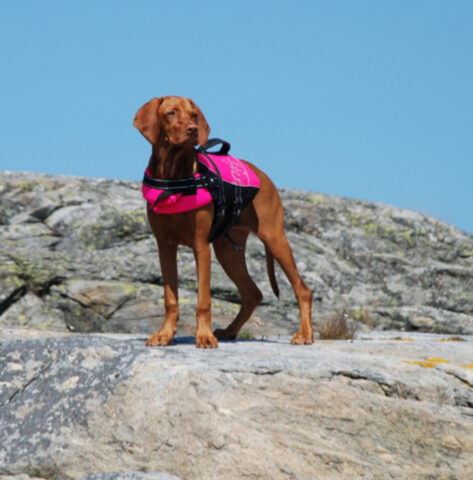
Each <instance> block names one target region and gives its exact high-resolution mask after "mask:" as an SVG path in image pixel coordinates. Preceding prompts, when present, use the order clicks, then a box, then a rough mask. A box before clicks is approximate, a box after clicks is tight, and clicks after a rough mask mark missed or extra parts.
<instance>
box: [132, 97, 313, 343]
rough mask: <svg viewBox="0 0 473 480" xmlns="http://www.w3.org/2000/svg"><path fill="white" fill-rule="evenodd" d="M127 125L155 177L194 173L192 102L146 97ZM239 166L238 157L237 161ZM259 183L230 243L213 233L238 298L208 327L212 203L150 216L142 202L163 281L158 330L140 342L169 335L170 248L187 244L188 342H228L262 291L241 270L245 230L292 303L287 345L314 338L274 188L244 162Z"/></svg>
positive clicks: (173, 322) (166, 339)
mask: <svg viewBox="0 0 473 480" xmlns="http://www.w3.org/2000/svg"><path fill="white" fill-rule="evenodd" d="M133 124H134V126H135V127H136V128H137V129H138V130H139V131H140V132H141V133H142V134H143V136H144V137H145V138H146V139H147V140H148V141H149V142H150V143H151V145H152V154H151V158H150V161H149V166H148V168H149V171H150V172H151V174H152V175H153V176H154V177H156V178H162V179H179V178H186V177H190V176H192V175H194V174H195V172H196V171H197V170H196V169H197V154H196V151H195V149H194V146H195V145H197V144H200V145H204V144H206V143H207V139H208V135H209V132H210V128H209V126H208V124H207V121H206V120H205V117H204V116H203V114H202V112H201V111H200V109H199V108H198V107H197V106H196V105H195V104H194V102H193V101H192V100H190V99H187V98H182V97H162V98H153V99H152V100H150V101H149V102H148V103H146V104H145V105H143V106H142V107H141V108H140V109H139V110H138V112H137V113H136V116H135V120H134V123H133ZM245 163H246V162H245ZM248 165H249V166H250V168H251V169H252V170H253V171H254V172H255V173H256V175H257V176H258V178H259V180H260V190H259V192H258V193H257V194H256V196H255V197H254V199H253V201H252V202H251V203H250V204H249V205H248V206H247V207H246V208H245V209H244V210H243V212H242V215H241V221H240V223H239V224H238V225H235V226H233V227H232V228H231V230H230V231H229V236H230V237H231V240H233V242H234V243H236V244H238V245H240V246H241V247H243V248H242V249H241V250H238V249H236V248H235V245H234V243H232V241H231V240H230V239H229V238H228V237H225V236H222V237H219V238H217V239H216V240H215V241H214V242H213V243H214V250H215V254H216V256H217V259H218V260H219V261H220V263H221V264H222V267H223V268H224V270H225V272H226V273H227V275H228V276H229V277H230V278H231V279H232V280H233V282H234V283H235V285H236V286H237V288H238V290H239V292H240V295H241V309H240V311H239V313H238V315H237V316H236V318H235V319H234V320H233V322H232V323H230V325H229V326H228V327H227V328H225V329H218V330H216V331H215V332H212V329H211V319H210V304H211V298H210V256H211V253H210V245H209V241H208V238H209V232H210V228H211V225H212V220H213V215H214V206H213V204H212V203H210V204H208V205H206V206H204V207H201V208H199V209H197V210H192V211H190V212H185V213H179V214H171V215H163V214H156V213H155V212H153V210H152V209H151V207H150V205H149V204H148V219H149V223H150V225H151V228H152V230H153V233H154V235H155V237H156V240H157V243H158V249H159V259H160V263H161V269H162V276H163V282H164V304H165V308H166V318H165V320H164V323H163V325H162V327H161V329H160V330H159V331H158V332H157V333H155V334H154V335H152V336H151V337H150V338H149V340H148V342H147V345H169V344H170V343H171V342H172V340H173V337H174V334H175V333H176V329H177V321H178V318H179V311H178V291H177V262H176V254H177V246H178V245H186V246H188V247H190V248H192V249H193V251H194V255H195V259H196V267H197V278H198V300H197V312H196V321H197V331H196V346H197V347H202V348H215V347H217V345H218V342H217V338H218V339H220V340H233V339H235V338H236V336H237V334H238V332H239V331H240V329H241V327H242V326H243V325H244V323H245V322H246V321H247V320H248V318H249V317H250V315H251V314H252V312H253V310H254V309H255V308H256V306H257V305H258V304H259V303H260V302H261V300H262V294H261V292H260V290H259V289H258V287H257V286H256V284H255V283H254V282H253V280H252V279H251V277H250V275H249V274H248V270H247V268H246V262H245V245H246V240H247V238H248V235H249V233H250V232H252V233H254V234H255V235H257V236H258V238H260V240H261V241H262V242H263V243H264V245H265V250H266V261H267V267H268V275H269V278H270V281H271V285H272V287H273V290H274V291H275V293H276V295H277V294H278V289H277V283H276V279H275V276H274V258H275V259H276V260H277V261H278V262H279V264H280V265H281V267H282V269H283V270H284V272H285V274H286V275H287V277H288V279H289V281H290V282H291V285H292V287H293V289H294V292H295V294H296V297H297V300H298V303H299V313H300V328H299V331H298V332H297V333H295V334H294V336H293V337H292V340H291V343H293V344H299V345H300V344H311V343H313V341H314V334H313V330H312V320H311V306H312V292H311V291H310V290H309V289H308V288H307V286H306V285H305V284H304V282H303V281H302V279H301V277H300V275H299V272H298V271H297V267H296V264H295V261H294V258H293V255H292V251H291V248H290V246H289V243H288V241H287V238H286V235H285V233H284V212H283V208H282V204H281V199H280V197H279V194H278V192H277V190H276V187H275V186H274V184H273V183H272V182H271V180H270V179H269V178H268V176H267V175H265V174H264V173H263V172H262V171H261V170H259V169H257V168H256V167H255V166H253V165H251V164H248Z"/></svg>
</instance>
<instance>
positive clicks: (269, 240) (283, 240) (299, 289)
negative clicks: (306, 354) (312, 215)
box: [258, 221, 314, 345]
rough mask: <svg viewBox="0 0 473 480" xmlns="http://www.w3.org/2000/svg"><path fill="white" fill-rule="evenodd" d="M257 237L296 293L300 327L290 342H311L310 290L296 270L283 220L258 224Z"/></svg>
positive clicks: (302, 343) (312, 335)
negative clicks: (265, 226) (266, 226)
mask: <svg viewBox="0 0 473 480" xmlns="http://www.w3.org/2000/svg"><path fill="white" fill-rule="evenodd" d="M258 237H259V238H260V239H261V241H262V242H263V243H264V245H265V247H266V249H268V250H269V251H270V252H271V253H272V254H273V256H274V258H275V259H276V260H277V261H278V263H279V265H281V268H282V269H283V271H284V273H285V274H286V276H287V278H288V280H289V282H290V283H291V285H292V288H293V289H294V293H295V294H296V298H297V302H298V304H299V315H300V327H299V331H298V332H297V333H295V334H294V335H293V337H292V340H291V343H292V344H294V345H304V344H306V345H307V344H311V343H313V342H314V333H313V328H312V314H311V310H312V292H311V291H310V289H309V288H308V287H307V286H306V284H305V283H304V281H303V280H302V278H301V276H300V274H299V271H298V270H297V266H296V262H295V260H294V256H293V254H292V250H291V247H290V245H289V242H288V241H287V237H286V234H285V232H284V227H283V222H282V221H281V222H277V221H274V222H272V223H271V225H270V226H269V228H264V225H262V224H260V230H259V231H258Z"/></svg>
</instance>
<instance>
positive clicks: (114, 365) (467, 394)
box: [0, 329, 473, 480]
mask: <svg viewBox="0 0 473 480" xmlns="http://www.w3.org/2000/svg"><path fill="white" fill-rule="evenodd" d="M289 338H290V337H281V338H268V339H267V340H266V341H243V340H240V341H237V342H228V343H227V342H221V343H220V348H219V349H217V350H212V351H209V350H201V349H196V348H195V346H194V340H193V338H191V337H178V338H177V340H176V343H175V345H174V346H171V347H165V348H146V347H145V346H144V341H145V336H137V335H123V334H122V335H117V334H116V335H111V334H107V335H103V334H102V335H97V334H89V335H83V334H82V335H81V334H67V333H65V334H58V333H47V332H39V331H36V332H35V331H32V330H21V331H20V330H13V331H10V330H7V329H5V330H3V332H2V337H1V343H0V349H1V350H0V358H1V362H0V380H1V381H0V445H1V449H0V478H1V475H2V474H3V475H5V476H7V475H8V476H15V479H16V480H23V479H25V480H27V479H28V477H25V476H23V477H21V476H20V475H28V476H31V477H34V476H36V477H43V478H57V479H69V478H83V477H85V476H87V475H93V476H92V477H87V478H88V480H95V479H102V478H103V479H112V478H123V479H127V480H128V479H130V480H131V479H135V478H136V479H137V480H140V479H143V480H154V479H156V480H157V479H161V478H162V479H163V480H164V479H167V478H175V477H177V478H182V479H184V478H185V479H188V478H189V479H229V478H231V479H236V480H237V479H244V478H245V479H247V478H260V479H268V480H269V479H271V480H278V479H288V478H294V479H314V478H324V479H325V478H326V479H346V478H365V479H376V480H377V479H380V478H396V479H409V480H410V479H413V478H416V479H430V478H436V479H452V478H455V479H464V480H467V479H470V478H472V474H473V364H472V363H471V362H472V361H473V343H472V342H473V337H466V336H465V337H464V338H458V337H457V338H455V337H445V336H439V335H433V334H419V333H409V334H398V333H384V334H381V333H377V334H362V335H360V337H359V338H358V339H357V340H354V341H343V342H316V343H315V344H314V345H312V346H304V347H295V346H292V345H290V344H289ZM447 340H450V341H447ZM110 472H122V475H123V476H116V475H117V474H115V475H113V474H111V473H110ZM130 472H131V473H130ZM132 472H135V473H132ZM138 472H151V473H152V472H167V474H169V475H173V476H175V477H168V476H163V475H165V474H163V473H162V474H159V475H161V476H153V475H154V474H153V475H151V476H149V474H148V475H143V474H142V473H138ZM98 474H104V475H100V476H97V475H98ZM156 475H158V474H156ZM8 478H9V477H8Z"/></svg>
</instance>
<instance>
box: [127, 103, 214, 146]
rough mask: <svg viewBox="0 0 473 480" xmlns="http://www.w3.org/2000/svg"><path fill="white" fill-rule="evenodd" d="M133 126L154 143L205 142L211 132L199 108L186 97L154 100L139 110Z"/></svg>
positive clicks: (182, 143) (188, 144)
mask: <svg viewBox="0 0 473 480" xmlns="http://www.w3.org/2000/svg"><path fill="white" fill-rule="evenodd" d="M133 125H134V126H135V127H136V128H137V129H138V130H139V131H140V132H141V133H142V134H143V136H144V137H145V138H146V140H148V141H149V142H150V143H151V144H152V145H155V144H157V143H167V144H171V145H182V146H194V145H197V144H199V145H205V144H206V143H207V140H208V137H209V133H210V127H209V125H208V123H207V120H205V117H204V115H203V114H202V112H201V111H200V108H199V107H198V106H197V105H196V104H195V103H194V102H193V101H192V100H191V99H190V98H184V97H161V98H153V99H151V100H150V101H149V102H148V103H145V104H144V105H143V106H142V107H141V108H140V109H139V110H138V111H137V112H136V115H135V120H134V122H133Z"/></svg>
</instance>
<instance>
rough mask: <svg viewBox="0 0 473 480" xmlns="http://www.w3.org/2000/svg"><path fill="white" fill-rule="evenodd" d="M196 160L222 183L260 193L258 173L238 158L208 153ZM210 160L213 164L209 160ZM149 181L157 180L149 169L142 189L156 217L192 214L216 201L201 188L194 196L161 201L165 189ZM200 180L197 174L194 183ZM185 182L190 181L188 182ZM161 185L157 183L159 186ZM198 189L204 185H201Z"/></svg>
mask: <svg viewBox="0 0 473 480" xmlns="http://www.w3.org/2000/svg"><path fill="white" fill-rule="evenodd" d="M197 157H198V161H199V163H200V164H201V165H203V166H204V167H206V168H207V169H209V170H210V171H211V172H213V173H215V174H217V175H220V176H221V179H222V180H223V182H225V183H226V184H231V185H235V186H238V187H242V189H245V188H247V187H250V188H252V189H259V186H260V181H259V178H258V177H257V176H256V174H255V172H253V170H251V168H250V167H249V166H248V165H246V164H245V163H243V162H242V161H241V160H239V159H238V158H235V157H232V156H231V155H219V154H212V153H206V154H205V155H204V154H202V153H197ZM208 157H210V159H211V160H209V158H208ZM215 166H216V167H217V169H218V171H216V169H215ZM146 178H148V179H154V177H152V176H151V172H150V171H149V169H146V172H145V181H144V182H143V185H142V193H143V197H144V198H145V199H146V201H147V202H148V203H149V204H150V205H151V208H152V209H153V211H154V212H155V213H160V214H174V213H182V212H189V211H190V210H195V209H197V208H200V207H203V206H204V205H207V204H209V203H210V202H211V201H212V200H213V197H212V194H211V192H210V191H209V189H208V188H205V187H204V186H201V187H200V188H199V187H197V188H196V189H195V193H193V194H191V195H189V194H184V193H183V192H178V193H173V194H171V195H166V197H165V198H163V199H162V200H160V199H159V197H160V196H163V194H164V193H165V191H166V189H165V188H156V187H152V186H150V185H151V182H146ZM201 178H202V174H201V173H196V174H195V175H194V179H196V180H197V181H198V180H199V179H201ZM185 180H187V181H188V180H189V179H185ZM158 182H159V180H158ZM158 182H156V183H157V184H158V185H159V183H158ZM171 182H172V181H169V183H171ZM198 185H202V184H201V183H198ZM253 196H254V195H253Z"/></svg>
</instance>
